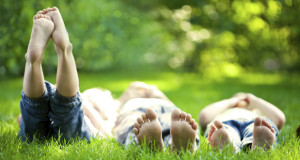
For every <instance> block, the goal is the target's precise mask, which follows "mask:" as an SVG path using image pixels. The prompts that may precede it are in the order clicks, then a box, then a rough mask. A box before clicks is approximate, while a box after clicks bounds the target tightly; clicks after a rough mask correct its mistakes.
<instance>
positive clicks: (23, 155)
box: [0, 72, 300, 159]
mask: <svg viewBox="0 0 300 160" xmlns="http://www.w3.org/2000/svg"><path fill="white" fill-rule="evenodd" d="M79 76H80V88H81V91H83V90H85V89H88V88H91V87H102V88H107V89H109V90H111V92H112V93H113V95H114V96H115V97H118V96H120V94H121V93H122V92H123V91H124V89H126V87H127V86H128V84H129V83H130V82H131V81H135V80H139V81H145V82H147V83H150V84H156V85H157V86H158V87H159V88H160V89H161V90H162V91H163V92H164V93H165V94H166V95H167V96H168V97H169V98H170V99H171V100H172V101H173V102H174V103H175V104H177V105H178V107H179V108H181V109H182V110H184V111H186V112H189V113H191V114H192V116H193V117H194V118H197V116H198V113H199V111H200V110H201V109H202V108H203V107H204V106H206V105H208V104H210V103H212V102H215V101H218V100H220V99H224V98H228V97H230V96H232V95H233V94H234V93H235V92H238V91H244V92H251V93H253V94H255V95H257V96H259V97H262V98H264V99H266V100H267V101H270V102H272V103H273V104H275V105H276V106H278V107H279V108H280V109H281V110H282V111H283V112H284V113H285V115H286V118H287V121H286V124H285V126H284V128H283V129H282V131H281V133H280V134H279V137H278V143H279V144H278V146H277V147H276V148H274V149H273V150H271V151H268V152H265V151H262V150H260V149H257V150H255V151H253V152H249V153H248V152H241V153H239V154H234V153H233V150H232V148H230V147H228V148H226V149H224V150H223V151H221V152H218V151H214V150H213V149H212V148H211V147H209V145H208V143H207V142H206V140H205V138H203V137H201V138H200V141H201V145H200V148H199V149H198V150H197V151H196V152H195V153H194V154H191V153H185V154H181V157H179V156H177V155H175V154H172V153H171V152H170V150H169V149H166V150H165V152H152V151H150V150H149V149H148V148H147V147H145V146H141V147H140V146H139V147H136V146H130V147H128V148H126V149H125V148H123V147H122V146H119V145H118V143H117V142H116V140H114V139H113V138H104V139H94V140H92V141H91V143H89V144H87V143H86V142H85V141H75V142H72V143H70V144H66V143H64V142H59V141H57V140H49V141H46V142H38V141H34V142H33V143H31V144H26V143H22V142H21V141H20V140H19V139H18V137H17V134H18V130H19V128H18V125H17V122H16V118H17V116H18V115H19V114H20V109H19V101H20V92H21V89H22V78H14V79H6V80H5V81H0V88H1V92H0V159H179V158H182V159H300V140H299V139H296V137H295V130H296V128H297V126H298V125H299V124H300V123H299V122H300V116H299V111H300V109H299V104H300V99H299V95H300V83H299V82H300V77H299V76H298V75H292V74H258V73H256V74H244V75H240V76H239V77H236V78H219V79H217V78H215V79H211V78H209V79H208V78H205V77H201V76H199V75H195V74H183V73H173V72H155V73H154V72H152V73H151V72H150V73H149V72H146V73H143V72H137V73H135V72H113V73H109V72H106V73H98V74H92V73H91V74H89V73H80V74H79ZM46 79H47V80H48V81H50V82H55V76H46Z"/></svg>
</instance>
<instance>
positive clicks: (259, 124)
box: [254, 117, 262, 126]
mask: <svg viewBox="0 0 300 160" xmlns="http://www.w3.org/2000/svg"><path fill="white" fill-rule="evenodd" d="M261 125H262V120H261V118H260V117H256V118H255V120H254V126H261Z"/></svg>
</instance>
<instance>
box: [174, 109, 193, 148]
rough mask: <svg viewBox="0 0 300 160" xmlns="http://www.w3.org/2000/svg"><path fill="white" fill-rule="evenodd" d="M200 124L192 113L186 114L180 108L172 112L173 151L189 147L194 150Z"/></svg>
mask: <svg viewBox="0 0 300 160" xmlns="http://www.w3.org/2000/svg"><path fill="white" fill-rule="evenodd" d="M197 128H198V125H197V123H196V122H195V120H194V119H192V116H191V115H190V114H188V115H187V114H186V113H185V112H182V111H181V110H179V109H175V110H174V111H173V112H172V117H171V129H170V132H171V136H172V144H171V149H172V151H177V152H178V151H180V150H181V148H183V149H184V150H186V149H189V150H190V151H191V152H193V151H194V148H195V145H196V134H197V132H196V131H197Z"/></svg>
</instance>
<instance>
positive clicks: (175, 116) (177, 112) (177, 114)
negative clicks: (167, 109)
mask: <svg viewBox="0 0 300 160" xmlns="http://www.w3.org/2000/svg"><path fill="white" fill-rule="evenodd" d="M180 113H181V111H180V109H178V108H176V109H174V111H173V112H172V116H171V119H172V121H179V119H180Z"/></svg>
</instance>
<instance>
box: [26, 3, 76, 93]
mask: <svg viewBox="0 0 300 160" xmlns="http://www.w3.org/2000/svg"><path fill="white" fill-rule="evenodd" d="M50 37H52V39H53V41H54V45H55V50H56V52H57V55H58V66H57V76H56V83H57V90H58V92H59V93H60V94H61V95H63V96H65V97H73V96H74V95H75V94H76V93H77V92H78V89H79V80H78V74H77V70H76V64H75V61H74V57H73V54H72V45H71V43H70V41H69V37H68V33H67V31H66V28H65V25H64V22H63V19H62V17H61V14H60V12H59V10H58V9H57V8H56V7H54V8H47V9H44V10H42V11H39V12H37V14H36V15H35V16H34V18H33V27H32V33H31V38H30V42H29V45H28V49H27V53H26V55H25V58H26V65H25V73H24V80H23V90H24V93H25V95H26V96H28V97H30V98H37V97H40V96H42V95H43V93H44V92H45V84H44V75H43V71H42V65H41V63H42V59H43V53H44V50H45V48H46V46H47V43H48V41H49V39H50Z"/></svg>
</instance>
